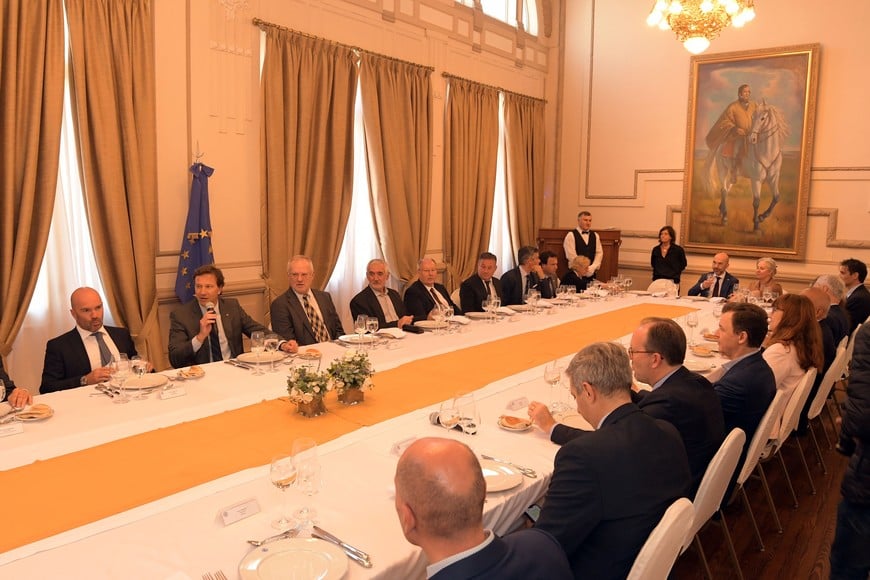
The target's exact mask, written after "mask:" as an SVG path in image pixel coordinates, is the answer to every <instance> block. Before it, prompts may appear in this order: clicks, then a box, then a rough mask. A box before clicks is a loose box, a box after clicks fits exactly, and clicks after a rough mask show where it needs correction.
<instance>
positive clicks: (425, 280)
mask: <svg viewBox="0 0 870 580" xmlns="http://www.w3.org/2000/svg"><path fill="white" fill-rule="evenodd" d="M437 277H438V267H437V266H436V265H435V260H433V259H432V258H423V259H422V260H420V262H419V263H418V264H417V281H416V282H414V283H413V284H411V285H410V286H408V287H407V288H405V309H406V310H407V311H408V314H410V315H411V316H413V317H414V322H420V321H421V320H428V319H429V318H430V317H431V314H432V310H433V309H434V308H435V306H436V304H437V305H438V306H441V307H447V306H450V307H452V308H453V312H454V313H455V314H463V311H462V309H461V308H459V307H458V306H457V305H456V304H454V303H453V300H451V299H450V293H449V292H448V291H447V288H445V287H444V285H443V284H439V283H437V282H436V281H435V278H437Z"/></svg>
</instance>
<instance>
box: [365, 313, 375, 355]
mask: <svg viewBox="0 0 870 580" xmlns="http://www.w3.org/2000/svg"><path fill="white" fill-rule="evenodd" d="M366 331H368V333H369V334H371V337H370V338H371V343H370V344H371V347H372V348H375V343H376V342H377V339H378V336H377V335H378V319H377V318H375V317H374V316H369V317H368V318H366Z"/></svg>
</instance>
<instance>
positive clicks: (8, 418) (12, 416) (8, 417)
mask: <svg viewBox="0 0 870 580" xmlns="http://www.w3.org/2000/svg"><path fill="white" fill-rule="evenodd" d="M22 411H24V409H18V410H17V411H12V412H11V413H7V414H5V415H3V417H0V425H3V424H4V423H11V422H12V421H17V420H18V413H21V412H22Z"/></svg>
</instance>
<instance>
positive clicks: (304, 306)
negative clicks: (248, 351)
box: [269, 256, 344, 346]
mask: <svg viewBox="0 0 870 580" xmlns="http://www.w3.org/2000/svg"><path fill="white" fill-rule="evenodd" d="M287 275H288V276H289V278H290V288H288V289H287V292H285V293H284V294H281V295H280V296H278V297H277V298H275V300H273V301H272V306H271V308H270V309H269V311H270V312H271V313H272V330H274V331H275V332H276V333H277V334H278V335H279V336H281V337H282V338H284V339H285V340H288V341H291V342H292V341H295V343H297V344H298V345H300V346H302V345H306V344H316V343H318V342H329V341H330V340H335V339H337V338H338V337H339V336H342V335H343V334H344V328H343V327H342V325H341V319H340V318H339V317H338V312H336V310H335V304H333V303H332V297H331V296H330V295H329V293H328V292H322V291H320V290H312V289H311V282H312V280H314V263H313V262H312V261H311V258H309V257H308V256H293V257H292V258H290V261H289V262H288V263H287Z"/></svg>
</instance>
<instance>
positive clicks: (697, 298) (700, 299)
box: [686, 296, 710, 302]
mask: <svg viewBox="0 0 870 580" xmlns="http://www.w3.org/2000/svg"><path fill="white" fill-rule="evenodd" d="M686 298H687V299H689V300H691V301H692V302H707V301H708V300H710V299H709V298H708V297H706V296H686Z"/></svg>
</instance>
